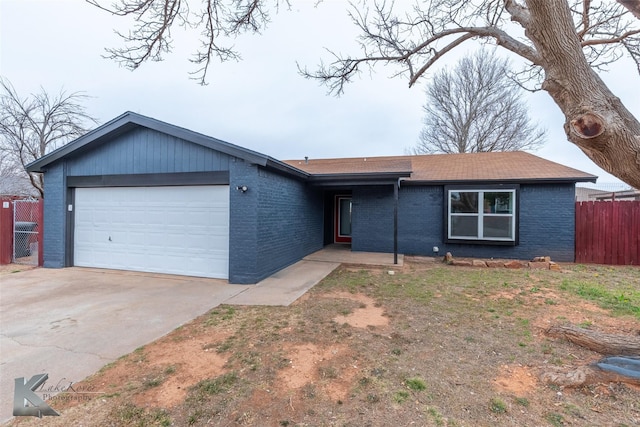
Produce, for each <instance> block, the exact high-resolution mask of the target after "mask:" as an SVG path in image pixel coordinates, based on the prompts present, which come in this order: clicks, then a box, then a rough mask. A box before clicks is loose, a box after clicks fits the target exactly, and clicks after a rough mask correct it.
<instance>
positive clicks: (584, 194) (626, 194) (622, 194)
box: [576, 184, 640, 202]
mask: <svg viewBox="0 0 640 427" xmlns="http://www.w3.org/2000/svg"><path fill="white" fill-rule="evenodd" d="M606 187H607V188H604V189H603V188H589V187H582V186H581V187H576V202H594V201H605V202H606V201H615V200H618V201H634V200H640V190H637V189H635V188H631V187H629V186H627V185H624V184H609V185H606Z"/></svg>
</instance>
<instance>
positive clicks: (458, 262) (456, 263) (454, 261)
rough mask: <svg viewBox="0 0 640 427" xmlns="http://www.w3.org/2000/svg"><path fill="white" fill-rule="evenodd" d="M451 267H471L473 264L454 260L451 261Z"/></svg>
mask: <svg viewBox="0 0 640 427" xmlns="http://www.w3.org/2000/svg"><path fill="white" fill-rule="evenodd" d="M451 265H457V266H462V267H471V266H472V265H473V264H472V263H471V261H462V260H457V259H454V260H453V261H451Z"/></svg>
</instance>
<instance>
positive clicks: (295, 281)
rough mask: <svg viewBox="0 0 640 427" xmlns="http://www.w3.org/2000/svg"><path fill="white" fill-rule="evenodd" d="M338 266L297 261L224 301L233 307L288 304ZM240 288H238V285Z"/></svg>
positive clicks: (320, 262)
mask: <svg viewBox="0 0 640 427" xmlns="http://www.w3.org/2000/svg"><path fill="white" fill-rule="evenodd" d="M339 265H340V263H339V262H323V261H306V260H302V261H298V262H297V263H295V264H293V265H290V266H289V267H287V268H285V269H283V270H280V271H278V272H277V273H275V274H274V275H272V276H270V277H267V278H266V279H264V280H262V281H261V282H259V283H257V284H255V285H249V286H246V288H247V289H246V290H244V291H242V292H241V293H239V294H237V295H235V296H232V297H231V298H229V299H228V300H226V301H225V302H224V303H225V304H234V305H284V306H287V305H290V304H291V303H292V302H294V301H295V300H297V299H298V298H300V297H301V296H302V295H304V294H305V292H307V291H308V290H309V289H311V288H312V287H314V286H315V285H316V284H317V283H318V282H320V281H321V280H322V279H324V278H325V277H326V276H327V275H328V274H329V273H331V272H332V271H333V270H335V269H336V267H338V266H339ZM238 286H242V285H238Z"/></svg>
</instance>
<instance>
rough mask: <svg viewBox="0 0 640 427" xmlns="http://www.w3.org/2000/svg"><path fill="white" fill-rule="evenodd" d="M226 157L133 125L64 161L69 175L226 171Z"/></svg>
mask: <svg viewBox="0 0 640 427" xmlns="http://www.w3.org/2000/svg"><path fill="white" fill-rule="evenodd" d="M229 160H230V156H229V155H226V154H223V153H220V152H218V151H215V150H211V149H209V148H206V147H203V146H200V145H197V144H193V143H191V142H189V141H185V140H183V139H180V138H176V137H173V136H171V135H167V134H164V133H161V132H158V131H155V130H152V129H147V128H137V129H134V130H132V131H130V132H127V133H125V134H123V135H120V136H118V137H117V138H115V139H113V140H111V141H109V142H107V143H104V144H101V145H99V146H97V147H95V148H93V149H91V150H89V151H86V152H83V153H80V154H79V155H77V156H75V157H71V158H69V159H68V160H67V173H68V175H69V176H86V175H118V174H145V173H179V172H207V171H226V170H229Z"/></svg>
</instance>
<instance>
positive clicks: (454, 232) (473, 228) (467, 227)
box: [451, 215, 478, 239]
mask: <svg viewBox="0 0 640 427" xmlns="http://www.w3.org/2000/svg"><path fill="white" fill-rule="evenodd" d="M451 237H472V238H474V239H477V238H478V217H477V216H456V215H451Z"/></svg>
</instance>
